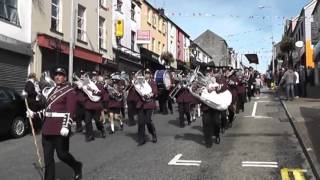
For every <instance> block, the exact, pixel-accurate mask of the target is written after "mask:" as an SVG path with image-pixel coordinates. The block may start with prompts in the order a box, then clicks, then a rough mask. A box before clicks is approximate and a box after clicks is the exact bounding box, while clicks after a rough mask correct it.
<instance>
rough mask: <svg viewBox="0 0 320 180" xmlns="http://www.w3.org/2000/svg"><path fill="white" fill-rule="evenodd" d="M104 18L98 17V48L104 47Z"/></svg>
mask: <svg viewBox="0 0 320 180" xmlns="http://www.w3.org/2000/svg"><path fill="white" fill-rule="evenodd" d="M104 22H105V19H104V18H103V17H99V48H101V49H105V48H106V47H105V45H106V44H105V34H106V32H105V30H106V28H105V23H104Z"/></svg>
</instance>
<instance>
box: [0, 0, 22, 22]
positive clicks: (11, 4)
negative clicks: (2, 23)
mask: <svg viewBox="0 0 320 180" xmlns="http://www.w3.org/2000/svg"><path fill="white" fill-rule="evenodd" d="M0 19H4V20H6V21H9V22H10V23H13V24H16V25H20V22H19V16H18V2H17V0H0Z"/></svg>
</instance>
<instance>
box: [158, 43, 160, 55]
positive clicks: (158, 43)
mask: <svg viewBox="0 0 320 180" xmlns="http://www.w3.org/2000/svg"><path fill="white" fill-rule="evenodd" d="M158 53H161V42H160V41H158Z"/></svg>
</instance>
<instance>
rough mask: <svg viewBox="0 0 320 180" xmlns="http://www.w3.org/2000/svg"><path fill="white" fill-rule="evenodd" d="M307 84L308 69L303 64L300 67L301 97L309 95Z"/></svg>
mask: <svg viewBox="0 0 320 180" xmlns="http://www.w3.org/2000/svg"><path fill="white" fill-rule="evenodd" d="M306 84H307V74H306V70H305V67H304V66H303V65H301V66H300V67H299V92H300V97H307V90H306Z"/></svg>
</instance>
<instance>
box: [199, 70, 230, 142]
mask: <svg viewBox="0 0 320 180" xmlns="http://www.w3.org/2000/svg"><path fill="white" fill-rule="evenodd" d="M218 71H219V70H218V69H217V68H215V69H214V72H213V73H215V74H213V77H215V79H216V82H217V83H218V84H219V86H217V87H207V88H208V91H209V92H212V91H216V93H218V94H219V93H222V92H224V91H226V90H227V89H228V87H227V83H226V81H225V79H223V78H222V76H220V75H219V72H218ZM201 109H202V111H203V117H202V123H203V134H204V140H205V143H206V146H207V147H208V148H210V147H211V146H212V141H213V140H212V135H214V136H215V137H216V139H215V143H216V144H220V129H221V127H220V114H221V111H219V110H216V109H213V108H210V107H209V106H207V105H205V104H202V105H201Z"/></svg>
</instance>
